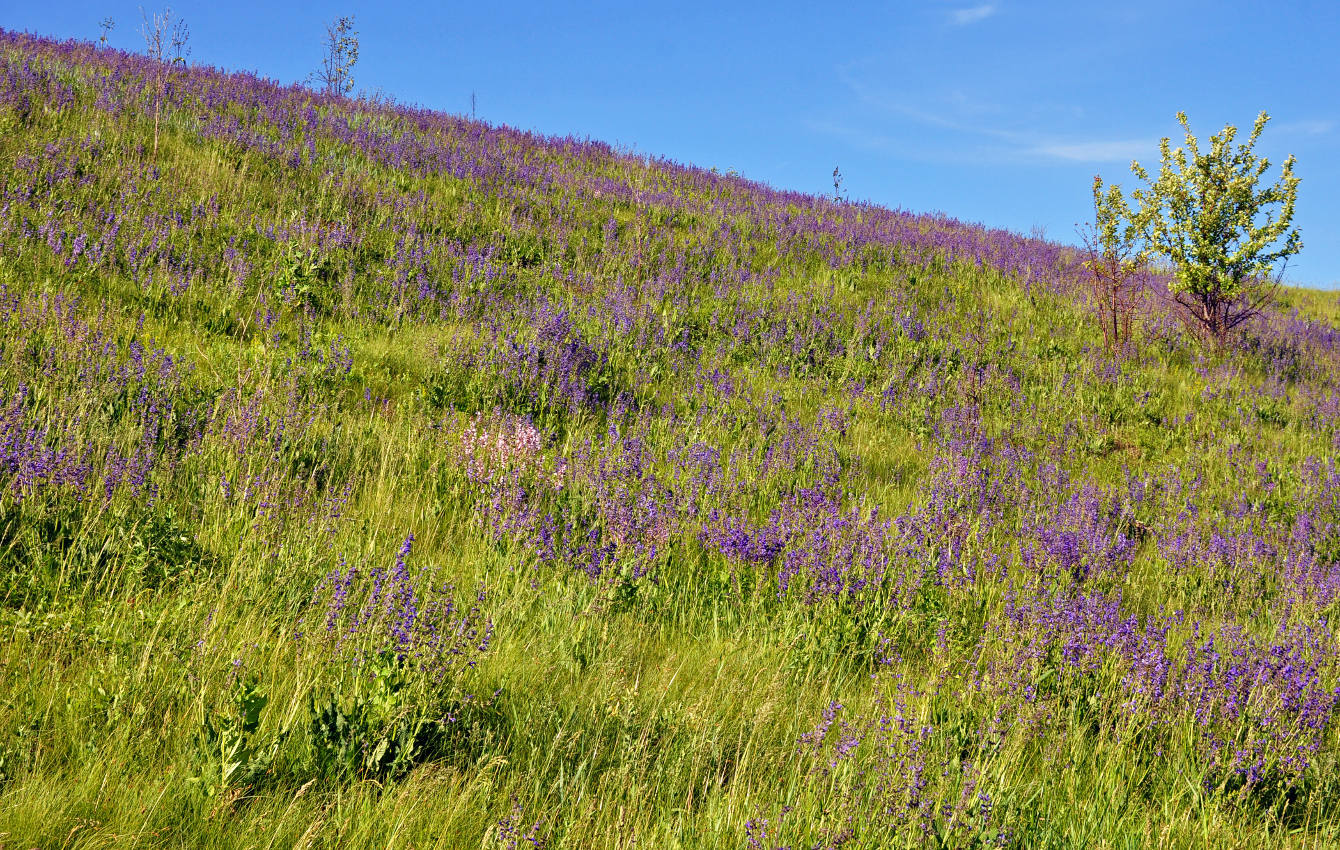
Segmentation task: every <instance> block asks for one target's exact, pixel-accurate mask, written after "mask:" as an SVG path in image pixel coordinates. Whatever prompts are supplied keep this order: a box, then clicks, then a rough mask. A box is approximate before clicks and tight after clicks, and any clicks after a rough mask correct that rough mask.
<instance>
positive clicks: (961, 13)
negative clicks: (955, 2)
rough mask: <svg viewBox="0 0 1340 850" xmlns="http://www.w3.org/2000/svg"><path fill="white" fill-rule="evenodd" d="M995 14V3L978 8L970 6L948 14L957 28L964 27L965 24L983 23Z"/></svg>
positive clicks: (984, 4)
mask: <svg viewBox="0 0 1340 850" xmlns="http://www.w3.org/2000/svg"><path fill="white" fill-rule="evenodd" d="M995 13H996V4H995V3H983V4H982V5H980V6H970V7H968V8H967V9H955V10H954V11H953V12H950V13H949V19H950V20H951V21H953V22H954V23H955V24H956V25H958V26H966V25H967V24H975V23H977V22H978V21H984V20H986V19H987V18H989V17H991V16H992V15H994V14H995Z"/></svg>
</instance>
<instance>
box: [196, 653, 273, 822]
mask: <svg viewBox="0 0 1340 850" xmlns="http://www.w3.org/2000/svg"><path fill="white" fill-rule="evenodd" d="M269 701H270V698H269V697H268V696H267V695H266V694H265V692H264V691H262V690H261V689H260V682H259V680H258V679H257V678H256V676H254V675H248V676H239V677H238V678H237V679H236V680H234V683H233V692H232V694H231V697H230V699H229V706H228V708H227V709H226V710H224V711H216V712H214V713H213V714H211V715H209V716H208V717H206V718H205V723H204V728H203V729H202V731H201V733H200V734H199V735H197V736H196V738H195V742H194V743H195V752H196V759H197V767H198V770H199V772H198V773H197V774H196V775H195V776H193V777H191V780H190V781H191V782H193V783H197V784H199V786H200V787H201V789H202V790H203V791H204V793H205V796H207V797H220V796H223V795H224V794H225V793H226V792H228V791H229V790H233V789H240V788H245V787H247V786H249V785H251V784H253V783H254V782H256V781H257V780H258V779H259V778H260V777H261V776H262V775H263V774H264V773H266V772H267V771H268V770H269V769H270V766H271V764H273V763H274V758H275V755H276V754H277V753H278V752H279V744H280V741H281V739H282V737H283V736H282V735H281V736H280V737H277V738H275V739H274V740H273V741H272V742H270V744H269V746H265V747H262V746H260V745H259V743H258V741H257V740H256V733H257V731H259V729H260V726H261V713H262V712H264V711H265V706H266V705H267V704H268V703H269Z"/></svg>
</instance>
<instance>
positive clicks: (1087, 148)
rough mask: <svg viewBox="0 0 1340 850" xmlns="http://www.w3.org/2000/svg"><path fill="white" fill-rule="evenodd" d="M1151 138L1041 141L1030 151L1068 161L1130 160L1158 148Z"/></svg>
mask: <svg viewBox="0 0 1340 850" xmlns="http://www.w3.org/2000/svg"><path fill="white" fill-rule="evenodd" d="M1156 147H1157V145H1156V143H1155V142H1153V141H1151V140H1149V139H1113V140H1102V141H1091V142H1055V141H1048V142H1040V143H1038V144H1035V145H1033V146H1032V147H1031V148H1030V149H1029V150H1028V153H1030V154H1033V155H1034V156H1040V157H1043V158H1044V159H1063V160H1066V161H1068V162H1130V161H1131V160H1133V159H1139V158H1140V157H1142V156H1148V155H1149V152H1150V151H1151V150H1153V149H1154V148H1156Z"/></svg>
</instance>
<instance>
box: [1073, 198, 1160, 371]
mask: <svg viewBox="0 0 1340 850" xmlns="http://www.w3.org/2000/svg"><path fill="white" fill-rule="evenodd" d="M1081 236H1082V238H1083V240H1084V249H1085V253H1086V254H1087V255H1088V258H1087V259H1086V260H1085V261H1084V267H1085V268H1086V269H1088V272H1089V282H1090V286H1091V287H1092V292H1093V298H1094V304H1095V306H1096V307H1097V310H1098V323H1099V324H1100V325H1101V326H1102V328H1103V343H1104V344H1105V345H1106V346H1107V350H1108V351H1109V352H1115V351H1117V350H1119V349H1122V348H1125V347H1126V346H1127V345H1128V344H1129V343H1130V341H1131V321H1132V319H1133V318H1134V316H1135V313H1136V311H1137V310H1138V309H1139V307H1140V302H1141V301H1142V300H1143V298H1144V293H1145V271H1144V269H1145V250H1144V248H1143V247H1142V246H1141V245H1140V239H1139V230H1138V228H1137V226H1136V224H1135V223H1134V222H1132V216H1131V211H1130V207H1129V206H1128V205H1127V204H1126V199H1125V198H1124V197H1122V194H1121V187H1120V186H1109V187H1107V190H1106V191H1104V190H1103V179H1102V178H1101V177H1096V176H1095V177H1094V178H1093V224H1092V225H1091V226H1090V227H1089V228H1088V230H1087V231H1086V232H1084V233H1082V234H1081Z"/></svg>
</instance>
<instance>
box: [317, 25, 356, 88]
mask: <svg viewBox="0 0 1340 850" xmlns="http://www.w3.org/2000/svg"><path fill="white" fill-rule="evenodd" d="M357 61H358V31H357V30H355V29H354V19H353V16H352V15H345V16H342V17H339V18H336V19H335V20H334V21H332V22H331V23H329V24H327V25H326V54H325V56H323V57H322V59H321V67H320V68H319V69H318V70H317V72H316V79H317V82H319V83H321V86H322V88H324V89H325V91H326V94H334V95H347V94H349V93H350V92H352V91H353V90H354V63H356V62H357Z"/></svg>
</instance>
